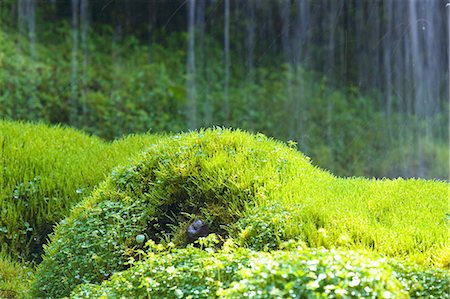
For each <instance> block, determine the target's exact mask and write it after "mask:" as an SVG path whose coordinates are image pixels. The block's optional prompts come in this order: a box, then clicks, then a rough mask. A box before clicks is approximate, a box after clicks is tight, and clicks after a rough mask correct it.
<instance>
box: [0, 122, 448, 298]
mask: <svg viewBox="0 0 450 299" xmlns="http://www.w3.org/2000/svg"><path fill="white" fill-rule="evenodd" d="M0 126H1V128H2V130H0V141H1V142H0V145H1V146H2V151H1V153H2V154H1V160H0V161H1V162H2V165H3V167H4V169H5V167H6V171H5V170H4V171H3V173H2V175H1V176H0V178H1V180H0V182H1V183H2V184H1V185H0V186H2V189H1V193H0V194H2V197H0V199H1V200H2V201H0V202H1V203H2V213H7V215H15V216H14V217H11V216H8V217H9V218H2V221H4V219H6V220H8V219H9V220H8V221H6V222H4V224H2V227H6V228H7V231H8V232H12V231H14V230H15V231H16V233H17V234H24V235H27V234H33V233H36V234H37V235H38V236H39V233H37V232H38V231H39V232H40V233H42V230H39V227H40V225H41V224H42V223H41V222H43V223H47V224H48V223H52V224H54V223H56V222H57V221H59V220H60V219H62V218H63V217H64V216H66V215H68V211H69V209H70V208H71V207H72V206H73V205H75V204H77V203H78V205H77V206H76V207H75V208H74V209H72V212H71V213H70V216H69V217H67V218H66V219H65V220H64V221H62V222H60V224H58V226H57V227H56V230H55V233H54V235H53V236H52V238H51V242H50V243H49V245H48V247H47V248H46V253H45V256H44V260H43V262H42V263H41V264H40V266H39V268H38V271H37V273H36V276H35V278H34V281H33V284H32V293H31V297H33V298H36V297H52V298H59V297H63V296H69V295H70V293H71V292H72V291H73V290H74V289H75V288H76V287H77V286H79V285H82V284H86V283H87V284H86V286H87V288H84V287H80V288H78V289H77V290H79V291H80V290H81V291H80V292H84V291H92V290H94V289H95V290H100V289H98V287H93V288H91V287H89V284H92V283H94V284H99V283H101V282H102V281H106V282H105V283H104V284H102V289H101V290H102V292H109V291H108V290H109V288H110V285H109V282H108V281H110V280H111V281H114V279H117V277H119V276H120V275H122V274H120V273H121V271H125V272H123V273H124V274H123V275H128V274H126V273H133V271H135V270H138V269H140V268H134V263H133V261H135V260H142V261H141V262H138V263H139V265H140V266H139V267H142V269H146V267H148V254H150V252H149V251H148V248H147V247H144V246H143V243H142V240H141V238H142V236H144V238H145V240H146V241H150V240H151V242H156V243H159V244H160V245H161V246H162V247H160V248H168V247H167V246H169V247H170V248H173V246H174V247H176V248H178V249H170V250H169V252H171V253H170V254H174V256H173V259H174V260H179V258H181V256H182V255H185V254H187V255H189V254H193V252H196V253H195V254H200V255H201V257H200V260H199V261H198V263H197V264H196V265H197V266H198V267H200V268H201V267H202V265H203V263H204V262H206V261H210V262H214V261H217V262H220V259H221V257H223V254H224V253H223V251H222V250H223V249H221V247H222V246H224V242H225V243H227V242H231V241H232V242H234V244H235V245H236V246H237V249H236V250H238V251H239V250H244V251H245V252H244V251H242V256H241V257H242V258H244V259H247V257H248V256H249V255H256V256H260V257H261V259H266V260H272V261H273V262H274V263H279V262H280V259H281V260H283V259H284V257H283V254H282V253H280V254H281V255H277V253H276V252H277V251H279V250H282V251H283V250H284V251H285V250H286V247H285V244H289V242H301V244H303V245H302V246H305V249H304V250H305V251H304V254H306V255H308V254H312V255H311V259H315V258H318V259H322V258H323V259H328V258H329V257H330V256H333V250H338V251H339V252H347V253H348V254H349V255H352V256H355V260H353V261H349V262H350V264H351V265H352V267H353V266H354V267H359V266H358V263H359V262H357V261H356V260H359V259H357V258H356V257H360V255H359V253H355V254H353V253H352V252H355V251H356V252H360V253H363V254H362V256H366V255H365V253H368V254H369V252H370V254H369V255H370V256H367V260H366V262H367V263H370V262H371V261H376V260H378V259H379V258H380V255H382V256H384V257H385V258H388V259H389V260H390V259H392V258H395V260H399V261H400V262H399V264H398V265H399V266H396V265H397V264H395V263H393V262H389V263H388V264H386V265H385V266H383V267H384V268H383V269H385V270H386V271H387V272H386V273H388V272H389V273H391V272H392V273H395V275H396V277H397V278H396V279H397V280H398V282H399V283H400V284H397V285H396V287H394V288H397V287H399V288H400V289H399V290H400V291H399V292H401V293H405V294H407V293H409V294H410V295H411V296H412V297H416V298H417V297H424V298H426V297H427V295H433V296H435V295H436V294H444V293H446V292H447V290H446V282H447V281H448V278H449V276H448V274H445V273H446V272H445V270H444V272H436V271H437V270H432V269H433V268H439V267H441V268H448V264H449V257H450V253H449V252H450V249H449V248H450V247H449V239H450V238H449V237H450V235H449V231H448V226H449V222H448V214H449V210H448V191H449V189H448V188H449V186H448V183H446V182H439V181H425V180H403V179H397V180H375V179H372V180H368V179H364V178H338V177H335V176H333V175H332V174H330V173H329V172H327V171H324V170H322V169H319V168H317V167H315V166H313V165H312V163H311V161H310V160H309V158H307V157H306V156H304V155H302V154H301V153H299V152H298V151H297V150H296V149H295V145H294V144H289V145H286V144H284V143H281V142H278V141H276V140H273V139H270V138H267V137H265V136H263V135H261V134H257V135H253V134H249V133H246V132H242V131H239V130H227V129H221V128H216V129H208V130H202V131H196V132H190V133H185V134H179V135H174V136H153V135H142V136H141V135H136V136H130V137H127V138H125V139H122V140H118V141H116V142H113V143H107V142H105V141H102V140H100V139H97V138H95V137H90V136H86V135H84V134H81V133H79V132H77V131H74V130H71V129H68V128H49V127H48V126H46V125H29V124H22V123H11V122H0ZM142 149H146V150H145V151H144V152H143V153H141V154H137V153H138V152H139V151H140V150H142ZM130 157H134V158H133V159H131V160H130ZM93 161H94V162H93ZM114 165H122V166H118V167H115V168H114V170H112V171H111V169H112V167H113V166H114ZM108 173H111V175H110V176H108V177H106V175H107V174H108ZM36 177H39V180H35V179H34V178H36ZM105 177H106V180H105V181H104V182H103V183H101V184H99V183H100V182H101V181H102V180H103V179H104V178H105ZM43 182H45V183H43ZM21 183H22V185H20V184H21ZM98 184H99V185H98ZM96 185H97V187H96V188H95V189H94V191H93V192H92V193H91V194H90V195H88V193H90V190H92V189H93V188H94V186H96ZM17 186H19V187H17ZM77 190H82V191H81V192H77ZM15 195H19V196H18V198H15V197H14V196H15ZM83 197H84V200H83V201H82V202H80V200H81V199H82V198H83ZM2 198H3V199H2ZM13 198H14V199H16V201H14V200H12V199H13ZM43 198H44V199H45V198H51V199H52V200H53V201H52V202H51V204H50V202H47V201H45V200H44V201H43V202H40V201H42V199H43ZM25 203H27V204H28V205H25ZM29 206H32V207H33V210H29V209H28V207H29ZM4 210H5V211H4ZM12 211H23V215H22V214H21V215H20V217H19V216H18V215H17V214H14V213H13V212H12ZM5 215H6V214H5ZM195 219H201V220H203V221H204V222H205V223H207V225H208V227H209V229H210V230H211V231H212V232H213V233H215V234H216V235H218V236H219V237H218V238H219V240H220V242H219V244H216V245H215V246H214V247H212V249H211V250H213V251H214V253H211V254H207V253H201V251H198V250H199V249H196V248H193V247H190V245H189V246H188V248H191V249H186V250H187V251H183V250H185V249H183V248H185V247H186V245H187V240H186V228H187V226H188V225H189V224H190V223H191V222H192V221H193V220H195ZM25 221H26V222H28V223H29V227H27V226H23V227H19V226H18V225H17V223H24V222H25ZM138 236H139V237H138ZM0 237H1V236H0ZM3 237H4V238H6V239H5V240H9V242H10V243H7V244H8V246H6V247H4V251H6V250H10V251H9V254H8V255H10V254H11V252H13V253H15V254H14V255H15V256H17V253H19V254H24V252H29V250H30V249H29V246H30V243H29V240H28V241H26V242H23V241H20V240H21V239H20V238H19V239H18V240H19V241H16V243H11V240H10V239H11V238H9V239H8V234H5V232H4V233H3ZM137 237H138V238H137ZM25 240H27V239H25ZM286 242H287V243H286ZM12 244H13V245H14V246H15V247H14V246H13V245H12ZM170 244H172V245H170ZM202 246H203V245H202ZM313 248H323V249H321V250H322V251H320V252H322V253H320V254H319V255H321V256H322V255H323V256H322V257H320V258H319V257H317V256H315V253H311V252H316V251H314V250H315V249H313ZM27 250H28V251H27ZM208 250H210V249H208ZM208 250H207V252H209V251H208ZM249 250H250V251H249ZM311 250H312V251H311ZM174 252H178V253H174ZM308 252H309V253H308ZM327 252H328V253H327ZM158 254H160V255H161V256H160V257H158ZM158 254H156V256H154V257H153V260H154V259H159V258H161V259H162V258H163V257H164V256H165V254H166V253H164V252H160V253H158ZM167 254H168V253H167ZM177 254H178V255H180V256H178V257H177ZM203 259H205V261H202V260H203ZM256 259H258V258H256ZM364 259H366V257H363V258H361V259H360V261H361V263H363V264H364ZM0 261H1V262H3V263H4V264H5V265H8V266H5V267H4V269H9V270H5V271H6V272H8V273H15V272H14V271H17V270H16V269H21V265H20V264H19V263H17V262H14V261H13V260H11V259H10V258H9V257H6V256H5V257H4V258H2V259H0ZM184 262H186V263H187V262H189V261H187V260H185V259H184V260H183V263H184ZM193 262H194V261H193ZM285 262H286V261H284V262H283V263H285ZM152 263H153V262H152ZM157 263H159V261H157ZM194 263H196V262H194ZM219 264H220V263H219ZM350 264H349V265H350ZM409 264H411V265H414V264H420V265H423V266H424V267H426V268H420V267H419V266H414V267H416V268H414V267H413V268H411V267H409V266H408V267H406V266H403V265H409ZM177 265H178V264H173V265H169V264H167V265H166V266H167V267H169V268H170V269H172V268H171V267H174V269H177V267H178V266H177ZM197 266H196V267H197ZM299 267H300V268H301V267H302V266H299ZM405 267H406V268H405ZM399 269H400V270H399ZM411 269H413V270H411ZM427 269H428V270H427ZM218 271H219V270H218ZM252 271H253V270H252ZM280 271H281V272H283V273H284V274H283V275H288V276H289V275H290V274H289V273H290V272H289V271H290V270H286V269H284V270H283V269H281V270H280ZM380 271H381V270H380ZM383 271H384V270H383ZM219 272H220V271H219ZM260 272H261V271H260ZM263 272H264V271H263ZM281 272H280V273H281ZM249 273H250V272H249ZM252 273H253V272H252ZM258 273H259V272H258ZM261 273H262V272H261ZM261 273H259V274H258V275H264V274H261ZM319 274H321V273H318V275H319ZM2 275H3V277H9V278H8V279H4V280H3V281H0V287H1V288H2V289H5V288H10V289H11V290H19V289H24V288H28V287H27V286H26V285H20V284H19V285H16V287H15V289H14V288H13V287H12V286H13V284H15V282H14V280H13V279H11V278H10V277H11V275H6V274H5V275H4V274H2ZM192 275H193V276H192V278H193V279H194V280H196V281H200V280H202V279H207V280H208V279H213V277H212V276H208V277H209V278H208V277H203V278H201V277H200V276H198V275H196V274H195V273H192ZM233 275H238V273H237V272H236V273H234V274H233ZM239 275H240V274H239ZM233 277H234V278H233V279H234V280H233V281H235V279H238V278H236V277H237V276H233ZM321 277H322V276H321ZM364 277H365V278H367V279H368V281H369V280H370V279H372V278H370V275H369V276H364ZM144 278H145V277H144ZM297 278H298V279H306V278H305V277H303V276H301V275H300V276H299V277H297ZM297 278H296V279H297ZM155 279H156V278H155ZM239 279H240V278H239ZM281 281H282V280H280V281H278V282H280V283H281ZM343 281H344V280H338V281H336V283H337V284H339V283H343ZM412 281H415V282H414V284H413V283H411V282H412ZM253 282H254V283H255V286H256V285H258V284H266V285H269V283H268V282H265V281H264V279H263V280H261V277H260V276H257V277H254V279H253V278H252V280H251V281H250V282H249V283H250V284H252V283H253ZM284 282H286V283H287V282H288V281H284V280H283V283H284ZM111 283H112V282H111ZM129 283H130V284H131V285H134V284H135V283H139V284H142V283H143V282H142V280H140V279H137V280H133V279H132V278H130V280H129ZM380 283H382V284H383V283H384V282H380ZM236 284H238V282H237V280H236ZM180 285H181V286H182V287H183V288H186V289H189V288H194V289H195V287H196V286H195V285H192V284H191V285H190V284H189V283H187V282H186V281H185V282H183V281H181V282H180ZM373 285H374V286H375V285H376V283H375V282H374V284H373ZM386 286H387V285H386ZM430 286H431V287H430ZM384 288H385V287H380V288H379V290H375V291H381V290H382V289H384ZM386 288H387V289H386V290H387V291H389V288H390V287H386ZM155 290H156V289H155ZM214 290H216V289H214ZM217 290H219V289H218V288H217ZM116 291H117V292H119V293H118V294H120V293H121V292H123V291H124V289H120V288H118V289H116ZM128 291H129V292H134V291H135V292H137V293H135V294H136V295H137V294H140V293H139V292H140V291H139V288H138V287H136V288H135V289H133V287H132V288H131V289H128ZM128 291H127V292H128ZM155 292H156V291H155ZM221 292H222V291H220V292H217V293H216V295H217V296H219V295H220V294H222V293H223V294H222V295H223V296H225V295H226V294H228V293H229V294H234V295H236V296H238V297H243V296H244V295H243V294H241V293H239V290H237V289H234V290H230V292H228V291H224V292H222V293H221ZM233 292H234V293H233ZM236 292H237V293H236ZM219 293H220V294H219ZM77 294H78V295H79V296H82V293H73V296H75V297H74V298H78V297H76V296H78V295H77ZM155 294H156V293H155ZM264 294H266V293H264ZM311 294H313V293H311ZM414 294H416V295H414ZM222 295H221V296H222ZM266 295H267V294H266ZM223 296H222V297H223ZM230 296H231V295H230ZM264 296H265V295H264ZM264 296H263V297H261V298H265V297H264ZM225 297H226V296H225ZM244 297H245V296H244ZM281 297H283V296H281ZM344 297H345V296H344ZM366 297H370V296H369V295H367V296H366ZM378 297H380V296H378ZM428 297H429V296H428ZM108 298H109V297H108ZM161 298H163V297H161ZM193 298H197V297H195V296H194V297H193ZM198 298H201V297H198Z"/></svg>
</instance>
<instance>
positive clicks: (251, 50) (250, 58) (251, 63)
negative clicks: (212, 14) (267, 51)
mask: <svg viewBox="0 0 450 299" xmlns="http://www.w3.org/2000/svg"><path fill="white" fill-rule="evenodd" d="M255 5H256V4H255V1H254V0H248V1H247V2H246V6H245V8H244V9H245V32H246V34H245V35H246V36H245V41H244V43H245V63H246V68H247V74H246V82H245V84H248V85H250V86H253V85H254V81H255V58H254V55H255V34H256V32H255V31H256V25H255V23H256V20H255V19H256V12H255ZM245 96H246V102H247V111H248V122H249V124H248V126H249V128H250V129H251V130H254V129H255V126H254V123H255V115H256V110H257V109H258V107H256V105H255V101H254V97H253V95H252V92H247V93H246V95H245Z"/></svg>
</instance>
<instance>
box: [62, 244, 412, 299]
mask: <svg viewBox="0 0 450 299" xmlns="http://www.w3.org/2000/svg"><path fill="white" fill-rule="evenodd" d="M393 275H394V273H393V271H392V268H391V267H390V266H389V264H388V262H387V260H386V259H380V258H378V259H377V258H374V256H371V255H367V254H361V253H358V252H349V251H339V250H324V249H320V250H316V249H307V248H302V247H299V248H295V247H294V248H291V249H290V250H289V251H272V252H270V253H269V252H256V251H251V250H248V249H243V248H226V249H225V250H220V251H218V252H214V251H213V250H212V249H211V248H208V249H207V250H201V249H197V248H193V247H188V248H185V249H178V250H173V249H171V248H166V249H165V251H162V252H158V248H156V246H154V249H153V251H151V252H150V253H149V254H147V255H145V257H144V259H143V261H141V262H138V263H135V264H134V265H133V267H131V268H130V269H128V270H126V271H123V272H119V273H116V274H114V275H113V276H112V277H111V279H110V280H108V281H105V282H104V283H102V284H101V285H100V286H98V285H92V284H85V285H81V286H79V287H78V288H77V289H76V290H75V291H74V292H73V293H72V296H71V298H73V299H75V298H77V299H80V298H148V296H150V297H151V298H197V299H199V298H205V299H206V298H261V299H264V298H408V296H407V293H406V292H405V291H404V290H403V286H402V284H401V283H400V282H399V281H398V280H397V279H395V278H394V276H393Z"/></svg>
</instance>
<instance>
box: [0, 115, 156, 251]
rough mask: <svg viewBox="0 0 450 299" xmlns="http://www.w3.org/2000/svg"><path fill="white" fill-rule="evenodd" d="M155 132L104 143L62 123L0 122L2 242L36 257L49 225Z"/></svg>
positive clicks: (0, 230)
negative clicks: (48, 124)
mask: <svg viewBox="0 0 450 299" xmlns="http://www.w3.org/2000/svg"><path fill="white" fill-rule="evenodd" d="M155 138H156V137H155V136H151V135H142V136H129V137H127V138H124V139H122V140H118V141H116V142H114V143H111V144H108V143H106V142H104V141H102V140H100V139H99V138H97V137H90V136H87V135H86V134H82V133H81V132H78V131H75V130H73V129H69V128H63V127H49V126H47V125H43V124H38V125H31V124H26V123H17V122H8V121H0V215H1V217H0V243H1V246H2V248H3V250H6V251H9V252H10V253H11V254H13V255H15V256H16V257H17V256H18V257H21V258H24V259H35V258H37V259H39V258H40V253H41V246H42V244H43V243H44V242H45V241H46V239H47V234H48V233H50V232H51V231H52V230H53V226H54V225H55V224H56V223H57V222H58V221H60V220H62V219H63V218H64V217H65V216H66V215H67V214H68V212H69V210H70V209H71V207H72V206H73V205H74V204H75V203H77V202H79V201H80V200H81V199H82V198H83V197H84V196H87V195H88V194H89V193H90V192H91V190H92V188H93V187H94V186H95V185H96V184H98V183H99V182H101V181H102V180H103V179H104V178H105V176H106V174H108V173H109V172H110V171H111V168H112V167H113V166H115V165H118V164H121V163H123V162H126V161H127V160H128V159H129V158H130V157H131V156H132V154H133V153H136V152H139V151H140V150H141V149H143V148H144V147H146V146H148V145H149V144H150V143H151V142H152V141H153V140H154V139H155Z"/></svg>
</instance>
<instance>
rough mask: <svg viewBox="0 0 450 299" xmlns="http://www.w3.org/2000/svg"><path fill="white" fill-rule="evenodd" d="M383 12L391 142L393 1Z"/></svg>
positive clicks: (385, 70)
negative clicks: (390, 41)
mask: <svg viewBox="0 0 450 299" xmlns="http://www.w3.org/2000/svg"><path fill="white" fill-rule="evenodd" d="M383 10H384V11H383V13H384V15H385V17H386V21H385V22H386V26H385V28H386V33H385V36H384V38H383V40H382V44H383V68H384V73H383V74H384V93H383V96H384V97H385V98H386V104H385V114H386V119H387V133H388V135H389V142H390V141H392V119H391V118H392V98H393V95H392V90H391V85H392V67H391V65H392V59H391V55H392V44H391V43H389V40H390V38H391V35H392V34H393V32H392V29H391V28H392V24H391V21H392V18H393V16H392V1H391V2H388V3H385V4H384V6H383Z"/></svg>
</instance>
